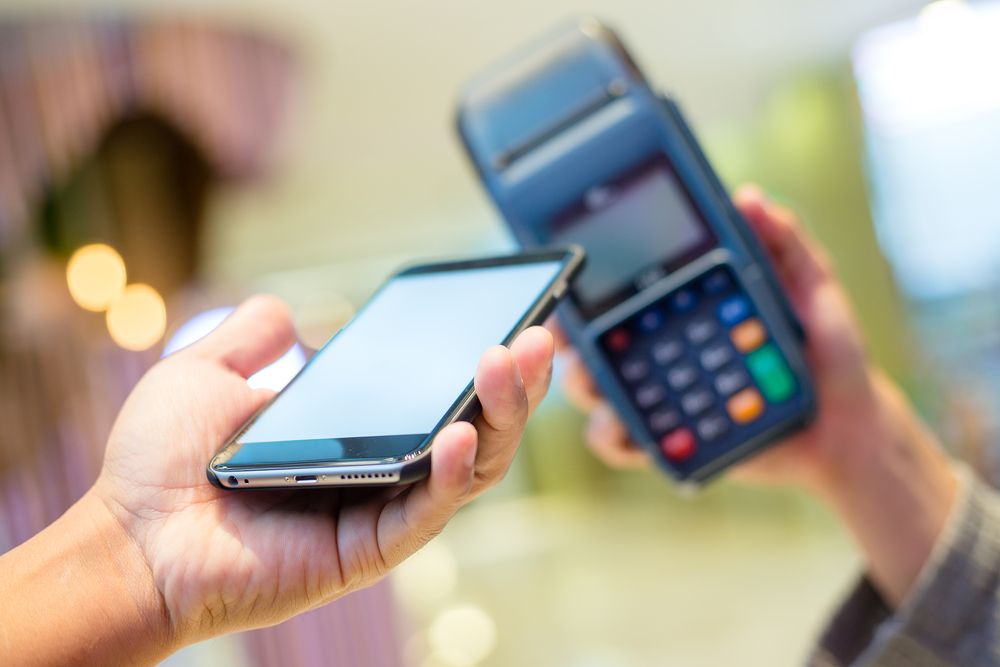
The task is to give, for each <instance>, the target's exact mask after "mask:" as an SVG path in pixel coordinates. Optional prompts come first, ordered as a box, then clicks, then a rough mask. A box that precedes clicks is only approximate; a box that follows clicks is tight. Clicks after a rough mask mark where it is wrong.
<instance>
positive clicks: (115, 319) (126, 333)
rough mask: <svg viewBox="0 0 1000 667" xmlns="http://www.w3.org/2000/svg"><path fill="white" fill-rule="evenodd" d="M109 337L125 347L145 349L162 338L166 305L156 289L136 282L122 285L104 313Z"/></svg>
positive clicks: (165, 318) (165, 320)
mask: <svg viewBox="0 0 1000 667" xmlns="http://www.w3.org/2000/svg"><path fill="white" fill-rule="evenodd" d="M107 323H108V331H109V332H110V333H111V338H112V339H113V340H114V341H115V342H116V343H117V344H118V345H120V346H121V347H123V348H125V349H126V350H135V351H139V350H147V349H149V348H150V347H152V346H153V345H156V343H157V342H159V340H160V339H161V338H162V337H163V332H164V331H165V330H166V327H167V307H166V304H164V302H163V297H161V296H160V294H159V292H157V291H156V290H155V289H153V288H152V287H150V286H149V285H143V284H141V283H136V284H135V285H129V286H128V287H126V288H125V291H124V292H123V293H122V295H121V296H120V297H119V298H118V299H116V300H115V301H114V303H112V304H111V308H109V309H108V313H107Z"/></svg>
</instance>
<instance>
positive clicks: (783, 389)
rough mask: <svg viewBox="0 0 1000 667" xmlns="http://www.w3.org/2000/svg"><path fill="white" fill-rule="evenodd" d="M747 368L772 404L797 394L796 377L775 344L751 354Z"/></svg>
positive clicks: (769, 344)
mask: <svg viewBox="0 0 1000 667" xmlns="http://www.w3.org/2000/svg"><path fill="white" fill-rule="evenodd" d="M747 368H749V369H750V374H751V375H752V376H753V379H754V380H755V381H756V382H757V385H758V386H760V390H761V391H762V392H763V393H764V396H765V397H767V400H769V401H771V402H772V403H780V402H781V401H784V400H787V399H788V398H790V397H791V396H792V394H794V393H795V389H796V383H795V377H794V376H793V375H792V371H791V369H790V368H788V364H786V363H785V360H784V359H783V358H782V356H781V352H779V351H778V348H777V347H775V345H774V343H768V344H767V345H765V346H764V347H762V348H760V349H759V350H757V351H756V352H753V353H751V354H749V355H748V356H747Z"/></svg>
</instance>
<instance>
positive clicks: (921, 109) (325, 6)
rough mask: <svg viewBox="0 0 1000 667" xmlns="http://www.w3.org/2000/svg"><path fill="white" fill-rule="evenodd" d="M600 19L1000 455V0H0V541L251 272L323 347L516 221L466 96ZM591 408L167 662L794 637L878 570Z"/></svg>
mask: <svg viewBox="0 0 1000 667" xmlns="http://www.w3.org/2000/svg"><path fill="white" fill-rule="evenodd" d="M579 13H592V14H595V15H597V16H598V17H600V18H602V19H604V20H606V21H607V22H609V23H610V24H611V25H612V26H614V27H616V28H617V29H618V30H619V31H620V33H621V34H622V36H623V37H624V39H625V41H626V42H627V43H628V44H629V45H630V46H631V48H632V51H633V53H634V54H635V55H636V56H637V59H638V60H639V62H640V65H641V66H643V67H644V69H645V70H646V73H647V75H648V76H649V77H650V78H651V79H652V80H653V81H654V82H656V83H657V84H658V85H660V86H662V87H663V88H664V89H666V90H668V91H670V92H672V93H673V94H675V95H676V96H677V98H678V99H679V100H680V102H681V103H682V105H683V106H684V108H685V109H686V111H687V113H688V115H689V117H690V120H691V121H692V123H693V124H694V126H695V128H696V130H697V131H698V134H699V136H700V138H701V139H702V141H703V143H704V144H705V146H706V149H707V152H708V154H709V156H710V158H711V159H712V161H713V162H714V164H715V165H716V167H717V168H718V170H719V172H720V173H721V175H722V176H723V178H724V180H725V181H726V182H727V183H728V184H729V185H731V186H734V185H736V184H738V183H740V182H743V181H748V180H752V181H756V182H758V183H760V184H761V185H762V186H763V187H764V188H765V189H767V190H768V191H769V192H771V193H773V194H774V195H775V196H776V197H778V198H780V199H781V200H783V201H785V202H786V203H788V204H790V205H792V206H794V207H795V208H797V209H798V210H799V211H801V213H802V215H803V218H804V219H805V221H806V222H807V224H808V226H809V227H810V228H811V229H812V230H813V232H814V233H815V234H816V235H817V236H818V237H819V238H820V239H821V240H822V241H823V243H824V244H825V245H826V246H827V247H828V248H829V249H830V251H831V252H832V254H833V255H834V257H835V259H836V261H837V264H838V266H839V269H840V274H841V276H842V277H843V280H844V282H845V283H846V284H847V287H848V289H849V291H850V293H851V296H852V297H853V298H854V300H855V303H856V304H857V307H858V310H859V312H860V316H861V320H862V324H863V327H864V330H865V333H866V335H867V337H868V341H869V344H870V349H871V353H872V356H873V357H874V358H875V360H876V361H877V362H878V363H879V364H881V365H882V366H884V367H885V368H886V369H887V370H888V372H889V373H890V374H891V375H892V376H894V377H895V378H896V379H897V380H898V381H899V382H900V383H901V384H902V385H903V386H904V387H905V388H906V390H907V391H908V393H909V394H910V396H911V397H912V398H913V400H914V401H915V402H916V403H917V404H918V406H919V407H920V410H921V411H922V413H923V414H924V416H925V417H926V418H927V420H928V421H929V422H930V423H931V424H932V425H933V426H934V428H935V429H936V430H937V431H938V433H940V434H941V435H942V437H943V438H944V439H945V440H946V441H947V442H948V443H949V446H950V447H952V449H953V450H954V452H955V453H957V454H959V455H961V456H963V457H964V458H966V459H967V460H969V461H971V462H972V463H973V464H974V465H975V466H976V467H978V468H979V469H980V470H981V471H982V472H983V474H984V475H986V476H987V477H988V478H990V479H993V480H994V481H995V480H996V479H997V453H998V451H1000V449H998V447H997V445H998V444H1000V441H998V437H997V436H998V424H997V415H996V412H995V411H990V410H988V409H987V408H988V407H989V406H993V405H996V400H997V398H998V397H1000V372H998V371H1000V345H998V342H1000V341H998V335H1000V334H998V332H1000V327H998V326H997V325H998V324H1000V300H998V299H997V296H998V288H1000V224H998V223H1000V219H998V218H1000V213H998V212H997V208H996V206H995V202H994V199H995V192H996V184H997V182H998V177H1000V87H997V86H996V85H995V73H996V71H997V70H998V67H1000V7H998V6H997V4H995V3H993V2H986V1H982V2H962V1H959V0H938V1H937V2H933V3H931V4H927V3H926V2H924V1H922V0H840V1H839V2H824V1H822V0H753V1H749V0H700V1H698V2H681V1H680V0H663V1H661V2H645V1H642V0H615V1H614V2H611V1H596V0H594V1H590V2H578V3H577V2H570V1H569V0H546V1H545V2H538V1H537V0H533V1H529V0H506V1H505V2H502V3H473V2H468V1H465V0H423V1H422V2H414V1H412V0H382V1H381V2H377V3H375V2H361V1H359V0H343V1H341V2H336V3H328V2H318V1H316V0H285V1H284V2H281V3H272V2H265V1H263V0H251V1H248V2H216V3H204V2H195V1H193V0H178V1H175V2H171V3H169V4H167V3H162V4H157V5H154V4H151V3H147V2H139V1H137V0H116V1H110V2H94V1H91V0H31V1H30V2H28V1H26V0H20V1H19V0H2V2H0V423H2V424H3V426H2V428H0V551H3V550H6V549H10V548H13V547H14V546H16V545H17V544H19V543H21V542H22V541H24V540H26V539H27V538H28V537H30V536H31V535H32V534H34V533H35V532H37V531H38V530H39V529H41V528H42V527H43V526H44V525H45V524H46V523H48V522H50V521H52V520H53V519H54V518H56V517H57V516H58V515H59V514H60V513H61V512H62V511H63V510H64V509H65V508H66V507H67V506H68V505H69V504H71V503H72V502H73V501H74V500H75V499H76V498H78V497H79V496H80V495H81V494H82V493H83V491H84V490H85V489H86V488H87V487H88V486H89V484H90V483H91V482H92V481H93V479H94V477H95V476H96V474H97V471H98V470H99V467H100V460H101V453H102V450H103V444H104V439H105V437H106V435H107V432H108V429H109V428H110V424H111V421H112V419H113V418H114V415H115V413H116V411H117V409H118V407H119V406H120V404H121V402H122V400H123V399H124V397H125V395H127V393H128V391H129V389H130V388H131V386H132V385H133V384H134V382H135V381H136V380H137V379H138V377H139V376H140V375H141V374H142V372H143V371H144V370H145V369H146V368H148V366H149V365H151V364H152V363H154V362H155V360H156V359H157V358H158V357H159V356H160V355H161V354H162V353H163V352H164V350H166V349H175V348H176V347H178V346H180V345H182V344H183V343H184V342H185V341H190V340H192V339H193V338H195V337H197V336H198V335H200V334H201V333H204V332H205V331H207V330H208V329H210V328H211V327H212V326H214V324H216V323H217V322H218V321H219V320H220V318H221V317H223V316H224V315H225V312H226V311H225V309H226V308H229V307H232V306H233V305H234V304H236V303H238V302H239V301H240V300H241V299H242V298H243V297H245V296H247V295H249V294H251V293H253V292H257V291H267V292H272V293H274V294H277V295H279V296H280V297H282V298H283V299H285V300H287V301H288V303H289V304H290V305H291V306H292V308H293V310H294V312H295V316H296V320H297V323H298V326H299V328H300V331H301V335H302V339H303V342H304V343H305V344H306V345H307V346H308V345H312V346H316V345H319V344H321V343H322V342H323V341H324V340H325V339H326V338H327V337H328V336H329V335H330V334H331V333H333V332H334V331H335V330H336V329H337V328H338V327H339V326H341V325H342V324H343V323H344V322H345V321H346V320H347V319H348V318H349V317H350V316H351V314H352V313H353V310H354V308H355V307H356V306H357V305H358V304H360V303H362V302H363V301H364V300H365V298H366V297H367V295H368V294H369V293H370V291H371V290H372V289H373V288H374V287H375V286H376V285H377V284H378V283H379V282H380V281H381V280H382V279H383V278H384V277H385V276H386V274H387V273H389V272H390V271H391V270H392V269H393V268H394V267H395V266H396V265H398V264H400V263H402V262H405V261H409V260H411V259H413V258H416V257H436V256H447V255H458V254H476V253H486V252H495V251H498V250H504V249H508V248H511V247H512V243H511V240H510V238H509V237H508V236H507V234H506V231H505V229H504V227H503V225H502V223H501V222H500V221H499V219H498V216H497V214H496V212H495V211H494V210H493V209H492V208H491V206H490V204H489V203H488V201H487V199H486V197H485V195H484V193H483V192H481V190H480V188H479V186H478V184H477V182H476V179H475V176H474V174H473V172H472V170H471V169H470V166H469V164H468V163H467V162H466V159H465V157H464V155H463V154H462V151H461V148H460V146H459V143H458V141H457V140H456V137H455V136H454V133H453V124H452V114H453V106H454V103H455V100H456V96H457V90H458V88H459V87H460V86H461V85H462V83H463V82H464V81H465V80H466V79H467V78H468V77H469V76H470V75H472V74H473V73H475V72H476V71H477V70H479V69H481V68H482V67H484V66H486V65H488V64H490V63H491V62H492V61H493V60H495V59H496V58H498V57H499V56H501V55H503V54H504V53H506V52H507V51H509V50H510V49H511V48H512V47H514V46H516V45H518V44H520V43H522V42H524V41H525V40H526V39H529V38H531V37H533V36H534V35H536V34H537V33H539V32H541V31H543V30H544V29H546V28H547V27H548V26H549V25H550V24H552V23H554V22H557V21H560V20H563V19H565V18H566V17H567V16H569V15H573V14H579ZM303 358H304V354H303V351H302V350H301V349H298V350H293V351H292V352H290V353H289V355H287V356H286V357H285V358H284V359H283V360H282V361H281V362H280V363H279V364H278V365H277V366H276V367H272V368H271V369H270V370H269V371H268V373H267V374H266V375H261V376H258V377H255V378H254V381H255V382H257V383H259V384H264V385H270V386H280V385H281V384H282V383H283V382H284V381H285V380H287V378H288V377H289V376H290V374H292V373H294V371H295V369H296V368H297V367H298V365H300V364H301V363H302V359H303ZM581 428H582V419H581V417H580V416H579V415H577V414H575V413H574V412H573V411H572V410H571V409H570V408H569V407H568V406H567V405H566V403H565V401H564V399H563V397H562V396H561V395H560V392H559V390H558V388H556V389H555V390H554V391H553V392H552V394H551V395H550V397H549V398H548V399H547V401H546V403H545V404H544V405H543V407H542V409H541V410H540V413H539V414H538V415H537V417H536V418H535V419H534V420H533V421H532V423H531V424H530V426H529V430H528V433H527V437H526V439H525V443H524V447H523V449H522V451H521V453H520V455H519V457H518V459H517V461H516V463H515V467H514V469H513V470H512V472H511V474H510V475H509V476H508V478H507V479H506V480H505V482H504V483H503V484H502V485H501V486H500V487H499V488H497V489H496V490H495V491H494V492H492V493H490V494H488V495H487V496H485V497H483V498H482V499H480V500H477V501H476V502H475V503H474V504H473V505H472V506H470V507H469V508H467V509H466V510H464V511H463V512H462V513H461V514H460V515H459V516H458V517H457V519H456V520H455V521H454V522H453V523H452V524H451V525H450V526H449V527H448V528H447V530H446V531H445V532H444V534H443V535H441V536H440V537H439V538H437V539H436V540H435V541H434V542H432V543H431V544H430V545H429V547H428V548H427V549H425V550H424V551H422V552H421V553H419V554H418V555H417V556H415V557H414V558H412V559H411V560H410V561H408V562H407V563H406V564H405V565H404V566H403V567H402V568H400V570H399V572H398V573H396V574H394V575H393V577H392V578H391V580H390V581H387V582H384V583H383V584H380V585H379V586H376V587H375V588H373V589H371V590H367V591H363V592H361V593H358V594H355V595H353V596H350V597H348V598H345V599H343V600H341V601H338V602H337V603H335V604H333V605H330V606H329V607H327V608H325V609H321V610H318V611H315V612H312V613H310V614H307V615H305V616H303V617H300V618H297V619H293V620H292V621H289V622H286V623H284V624H282V625H280V626H277V627H275V628H270V629H266V630H261V631H256V632H251V633H245V634H243V635H238V636H231V637H224V638H220V639H217V640H213V641H210V642H206V643H204V644H201V645H197V646H194V647H191V648H189V649H186V650H184V651H182V652H181V653H179V654H177V655H175V656H174V657H172V658H171V659H170V660H168V664H169V665H175V666H182V665H183V666H187V665H209V664H211V665H225V664H232V665H242V664H252V665H270V664H279V663H280V664H283V665H306V664H342V665H373V666H380V665H392V666H395V665H407V666H413V667H474V666H477V665H481V666H483V667H488V666H500V665H553V666H565V667H638V666H645V665H720V664H727V665H733V664H740V665H769V666H771V665H779V666H780V665H795V664H801V663H802V661H803V660H804V658H805V656H806V655H807V654H808V651H809V649H810V646H811V643H812V641H813V639H814V638H815V636H816V634H817V633H818V632H819V631H820V629H821V628H822V625H823V623H824V620H825V616H826V614H827V613H828V612H829V611H830V610H831V609H832V608H833V607H834V605H835V604H836V602H837V600H838V598H839V596H840V595H842V594H843V593H844V592H845V590H846V588H847V587H848V586H849V585H850V583H851V582H852V580H853V578H854V577H855V576H856V575H857V571H858V567H859V563H858V560H857V557H856V556H855V555H854V553H853V551H852V549H851V547H850V544H849V541H848V539H847V537H846V536H845V535H844V534H843V533H842V532H841V530H840V529H839V528H838V527H837V526H836V524H835V523H834V522H833V520H832V517H831V516H830V515H829V514H828V513H827V512H826V511H825V510H824V509H823V508H822V507H820V506H819V505H817V504H816V503H815V502H813V501H812V500H810V499H808V498H806V497H804V496H803V495H802V494H800V493H798V492H796V491H794V490H791V489H761V488H751V487H745V486H738V485H736V484H733V483H730V482H726V481H722V482H719V483H717V484H714V485H712V486H711V487H710V488H708V489H707V490H705V491H704V492H703V493H701V494H699V495H697V496H695V497H693V498H681V497H679V496H678V495H677V494H676V492H675V491H674V490H672V489H671V488H670V486H669V485H668V484H667V483H666V481H665V479H664V478H662V477H661V476H660V475H658V474H657V473H654V472H649V471H647V472H633V473H620V472H612V471H609V470H607V469H605V468H604V467H603V466H602V465H601V464H600V463H598V462H597V461H596V460H595V459H594V458H593V457H592V456H591V454H590V453H589V452H588V451H587V450H586V448H585V446H584V444H583V442H582V438H581ZM43 460H45V461H49V462H50V464H49V465H48V466H47V467H46V468H45V470H46V473H47V475H49V477H47V478H46V481H47V483H43V478H42V473H41V470H42V466H41V461H43ZM52 461H57V462H59V465H58V472H57V473H55V474H57V476H61V478H62V479H60V480H59V481H60V482H61V483H59V484H52V483H51V475H52V474H53V472H52V467H51V462H52Z"/></svg>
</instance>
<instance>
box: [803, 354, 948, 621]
mask: <svg viewBox="0 0 1000 667" xmlns="http://www.w3.org/2000/svg"><path fill="white" fill-rule="evenodd" d="M867 398H868V400H867V405H866V409H864V410H862V411H859V414H858V415H857V417H856V419H853V420H852V421H853V422H854V423H853V424H852V425H851V427H850V428H848V429H846V433H847V434H849V435H847V436H846V437H845V438H844V441H843V442H838V443H835V445H836V446H835V447H833V448H831V456H830V459H829V460H828V461H826V462H825V464H824V466H823V471H822V473H821V475H820V477H819V479H820V482H819V484H818V489H817V490H818V492H819V495H820V496H821V497H822V498H823V499H824V500H825V501H826V503H827V504H828V505H829V506H830V507H831V508H832V509H833V510H834V512H836V513H837V514H838V516H839V517H840V518H841V520H842V521H843V523H844V524H845V526H846V527H847V528H848V529H849V530H850V532H851V534H852V536H853V537H854V539H855V541H856V542H857V543H858V545H859V547H860V548H861V551H862V552H863V554H864V556H865V560H866V564H867V567H868V570H869V575H870V576H871V578H872V580H873V582H874V584H875V586H876V587H877V588H878V589H879V591H880V593H881V594H882V595H883V596H884V597H885V599H886V601H887V602H888V603H889V604H890V605H891V606H893V607H896V606H898V605H899V604H900V603H901V602H902V600H903V599H904V597H905V596H906V594H907V593H908V592H909V590H910V588H911V587H912V585H913V583H914V582H915V581H916V579H917V577H918V575H919V574H920V570H921V569H922V568H923V565H924V563H925V562H926V561H927V559H928V557H929V556H930V553H931V551H932V549H933V547H934V544H935V543H936V542H937V539H938V537H939V536H940V534H941V532H942V531H943V529H944V526H945V524H946V522H947V520H948V516H949V514H950V512H951V509H952V506H953V505H954V503H955V498H956V489H957V479H956V475H955V471H954V469H953V467H952V465H951V461H950V460H949V459H948V457H947V455H946V454H945V453H944V452H943V451H942V450H941V448H940V447H939V445H938V443H937V440H936V438H935V437H934V436H933V435H932V434H931V433H930V431H929V430H928V429H927V428H926V427H925V426H924V424H923V423H922V422H921V421H920V419H919V418H918V417H917V415H916V414H915V413H914V412H913V409H912V407H911V406H910V405H909V403H908V402H907V400H906V399H905V397H904V396H903V395H902V394H901V392H900V391H899V389H898V388H897V387H896V386H895V385H894V384H893V383H892V382H891V381H890V380H889V379H888V378H886V377H885V376H883V375H882V374H881V373H880V372H878V371H872V372H871V373H870V396H869V397H867Z"/></svg>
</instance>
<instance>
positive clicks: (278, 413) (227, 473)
mask: <svg viewBox="0 0 1000 667" xmlns="http://www.w3.org/2000/svg"><path fill="white" fill-rule="evenodd" d="M583 258H584V254H583V251H582V250H580V249H579V248H575V247H571V248H568V249H564V250H562V249H561V250H546V251H541V252H532V253H524V254H518V255H512V256H505V257H491V258H486V259H474V260H466V261H454V262H445V263H433V264H421V265H418V266H412V267H409V268H406V269H403V270H401V271H399V272H398V273H396V274H395V275H394V276H392V277H391V278H390V279H389V280H388V281H387V282H386V283H385V284H384V285H383V286H382V287H381V288H379V289H378V290H377V291H376V292H375V294H374V296H372V298H371V300H369V301H368V303H367V304H365V305H364V306H363V307H362V308H361V309H360V310H359V311H358V313H357V315H356V316H355V317H354V318H353V319H352V320H351V321H350V322H349V323H348V324H347V325H346V326H345V327H344V328H343V329H341V330H340V331H339V332H338V333H337V334H336V335H335V336H334V337H333V338H331V339H330V341H329V342H327V343H326V345H324V346H323V348H322V349H320V350H319V351H318V352H316V354H315V355H314V356H313V357H312V359H310V360H309V363H307V364H306V365H305V367H303V369H302V370H301V371H300V372H299V374H298V375H296V376H295V378H293V379H292V381H291V382H290V383H289V384H288V385H287V386H286V387H285V389H284V390H282V391H281V392H280V393H279V394H277V395H276V396H275V397H274V399H273V400H271V401H270V402H269V403H268V404H267V405H266V406H265V407H264V408H263V409H261V410H260V411H259V412H258V413H257V414H256V415H255V416H254V417H253V418H251V419H250V420H249V421H248V422H247V423H246V424H245V425H244V426H243V427H242V428H240V430H239V431H238V432H237V433H236V434H234V435H233V436H232V437H231V438H230V439H229V441H228V442H227V443H226V444H225V445H224V446H223V448H222V449H221V451H220V452H219V453H218V454H217V455H216V456H215V457H214V458H213V459H212V461H211V462H210V463H209V466H208V478H209V480H210V481H211V482H212V483H213V484H216V485H217V486H220V487H222V488H225V489H261V488H289V487H303V486H384V485H394V484H406V483H410V482H414V481H416V480H418V479H420V478H421V477H423V476H425V475H426V474H427V472H428V471H429V469H430V457H431V455H432V452H431V442H432V441H433V439H434V436H435V435H436V434H437V433H438V431H440V430H441V429H442V428H444V427H445V426H447V425H448V424H450V423H452V422H454V421H458V420H465V421H471V420H472V419H474V418H475V417H476V415H477V414H478V412H479V409H480V406H479V402H478V400H477V399H476V395H475V389H474V387H473V377H474V375H475V371H476V367H477V365H478V362H479V358H480V357H481V355H482V354H483V352H485V351H486V350H487V349H488V348H489V347H490V346H492V345H497V344H501V345H509V344H510V343H511V342H512V341H513V340H514V338H515V337H517V335H518V334H519V333H521V332H522V331H523V330H524V329H526V328H528V327H530V326H533V325H536V324H541V323H542V322H544V320H545V318H546V317H548V315H549V314H550V313H551V312H552V310H553V309H554V308H555V306H556V303H557V302H558V301H559V299H560V298H562V296H563V295H564V294H565V293H566V292H567V290H568V289H569V286H570V283H571V281H572V280H573V278H574V277H575V276H576V274H577V272H578V271H579V269H580V267H581V266H582V264H583Z"/></svg>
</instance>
